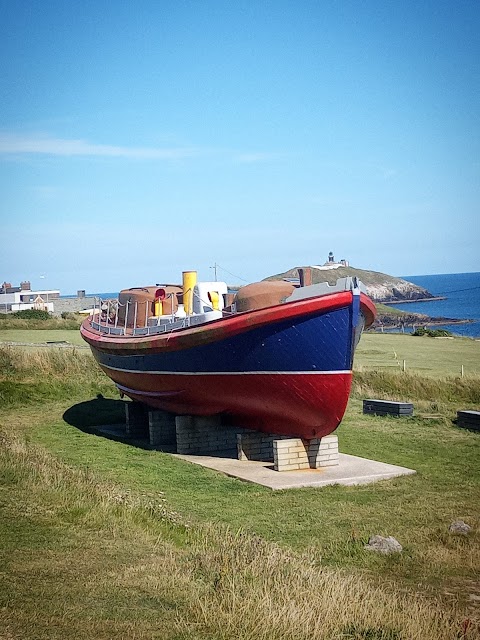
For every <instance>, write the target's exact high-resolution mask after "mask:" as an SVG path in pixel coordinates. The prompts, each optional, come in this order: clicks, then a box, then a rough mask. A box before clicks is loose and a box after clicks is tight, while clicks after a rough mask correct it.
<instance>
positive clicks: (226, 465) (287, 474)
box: [91, 424, 416, 489]
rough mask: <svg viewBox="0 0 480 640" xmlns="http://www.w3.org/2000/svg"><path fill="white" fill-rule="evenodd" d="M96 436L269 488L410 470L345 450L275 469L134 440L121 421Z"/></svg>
mask: <svg viewBox="0 0 480 640" xmlns="http://www.w3.org/2000/svg"><path fill="white" fill-rule="evenodd" d="M91 431H92V432H94V433H95V432H96V433H98V434H99V435H103V436H106V437H107V438H112V439H114V440H118V441H120V442H125V443H128V444H133V445H135V446H141V447H144V448H146V449H153V450H158V451H164V452H165V453H169V454H170V455H172V456H175V457H176V458H179V459H180V460H185V461H187V462H192V463H193V464H199V465H201V466H202V467H207V468H208V469H213V470H214V471H219V472H220V473H224V474H225V475H227V476H231V477H232V478H238V479H239V480H245V481H247V482H253V483H256V484H260V485H263V486H264V487H268V488H269V489H297V488H300V487H325V486H327V485H332V484H343V485H356V484H369V483H371V482H376V481H377V480H389V479H391V478H396V477H398V476H405V475H412V474H414V473H416V471H414V470H413V469H407V468H406V467H399V466H397V465H393V464H386V463H385V462H377V461H376V460H369V459H367V458H360V457H358V456H350V455H348V454H346V453H340V454H339V463H338V465H335V466H332V467H322V468H321V469H305V470H301V471H275V470H274V468H273V462H257V461H254V460H237V459H236V458H228V457H220V456H199V455H185V454H179V453H173V447H165V446H161V447H155V446H151V445H149V443H148V442H147V441H144V440H134V439H132V438H129V437H128V436H127V435H126V433H125V425H124V424H115V425H103V426H101V427H96V428H92V429H91Z"/></svg>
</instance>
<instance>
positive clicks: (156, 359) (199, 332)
mask: <svg viewBox="0 0 480 640" xmlns="http://www.w3.org/2000/svg"><path fill="white" fill-rule="evenodd" d="M375 314H376V311H375V305H374V304H373V302H372V301H371V300H370V298H368V297H367V295H366V294H365V293H364V292H363V291H362V286H361V284H360V283H359V282H358V281H357V280H356V279H355V278H342V279H340V280H338V281H337V283H336V285H333V286H330V285H329V284H328V283H321V284H313V285H309V286H300V287H296V286H294V285H293V284H292V283H290V282H286V281H263V282H258V283H254V284H250V285H247V286H245V287H242V288H240V289H239V290H238V292H237V293H236V294H235V295H233V294H230V293H229V292H228V289H227V285H226V283H224V282H197V281H196V273H195V272H192V271H188V272H184V274H183V283H182V286H180V285H161V286H159V285H156V286H148V287H139V288H132V289H124V290H123V291H121V292H120V295H119V298H118V300H116V301H107V302H105V301H104V302H102V304H101V305H100V307H99V308H96V309H95V310H94V313H93V314H92V315H91V316H90V317H89V318H86V319H85V320H84V322H83V324H82V326H81V334H82V336H83V338H84V340H86V342H88V344H89V345H90V347H91V350H92V353H93V355H94V357H95V359H96V361H97V362H98V364H99V366H100V367H101V369H102V370H103V371H104V372H105V374H106V375H107V376H109V377H110V378H111V379H112V380H113V381H114V383H115V384H116V386H117V387H118V389H119V390H120V391H121V392H122V393H123V394H125V395H127V396H128V397H130V398H131V399H132V400H137V401H139V402H143V403H144V404H146V405H149V406H150V407H153V408H158V409H163V410H165V411H169V412H172V413H175V414H186V415H213V414H224V415H226V416H229V418H230V419H231V421H232V424H239V425H242V426H246V427H250V428H252V429H257V430H260V431H265V432H268V433H276V434H280V435H288V436H291V437H301V438H305V439H311V438H321V437H323V436H325V435H328V434H329V433H331V432H332V431H334V430H335V429H336V428H337V426H338V425H339V423H340V421H341V420H342V417H343V415H344V412H345V409H346V406H347V402H348V397H349V393H350V388H351V381H352V364H353V356H354V352H355V348H356V346H357V344H358V341H359V339H360V336H361V333H362V331H363V329H364V328H365V327H368V326H370V325H371V324H372V323H373V321H374V319H375Z"/></svg>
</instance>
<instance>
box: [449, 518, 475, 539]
mask: <svg viewBox="0 0 480 640" xmlns="http://www.w3.org/2000/svg"><path fill="white" fill-rule="evenodd" d="M471 529H472V527H471V526H470V525H468V524H467V523H466V522H464V521H463V520H455V521H454V522H452V524H451V525H450V526H449V527H448V531H449V533H451V534H452V535H457V536H468V534H469V533H470V531H471Z"/></svg>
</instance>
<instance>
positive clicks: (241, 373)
mask: <svg viewBox="0 0 480 640" xmlns="http://www.w3.org/2000/svg"><path fill="white" fill-rule="evenodd" d="M99 364H100V366H101V367H102V368H104V369H110V370H111V371H121V372H122V373H137V374H141V375H145V374H149V375H154V376H265V375H267V376H295V375H301V376H306V375H313V376H319V375H320V376H331V375H342V374H345V373H352V371H351V369H345V370H344V371H138V370H136V369H121V368H120V367H110V366H109V365H106V364H102V363H99Z"/></svg>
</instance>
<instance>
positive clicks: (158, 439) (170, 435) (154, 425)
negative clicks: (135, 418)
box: [148, 409, 176, 448]
mask: <svg viewBox="0 0 480 640" xmlns="http://www.w3.org/2000/svg"><path fill="white" fill-rule="evenodd" d="M148 433H149V440H150V444H151V445H152V447H157V446H161V445H169V446H171V447H173V448H175V444H176V428H175V415H174V414H173V413H168V412H167V411H161V410H160V409H155V410H150V411H149V412H148Z"/></svg>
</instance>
